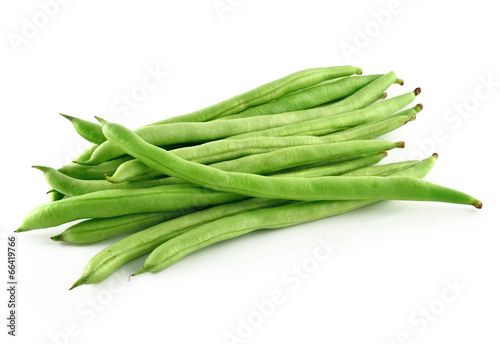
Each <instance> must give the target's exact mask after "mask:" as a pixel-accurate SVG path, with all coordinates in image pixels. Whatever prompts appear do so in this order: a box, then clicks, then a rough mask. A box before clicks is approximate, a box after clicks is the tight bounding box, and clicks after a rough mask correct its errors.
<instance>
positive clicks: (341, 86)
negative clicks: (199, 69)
mask: <svg viewBox="0 0 500 344" xmlns="http://www.w3.org/2000/svg"><path fill="white" fill-rule="evenodd" d="M381 76H382V75H380V74H379V75H366V76H356V77H350V78H343V79H342V80H339V81H336V82H331V83H327V84H321V85H317V86H314V87H310V88H308V89H307V90H303V91H301V92H298V93H294V94H287V95H285V96H283V97H281V98H279V99H277V100H275V101H272V102H269V103H267V104H263V105H259V106H256V107H251V108H249V109H246V110H245V111H242V112H239V113H237V114H234V115H231V116H227V117H224V119H235V118H246V117H252V116H261V115H272V114H277V113H283V112H290V111H297V110H304V109H309V108H312V107H315V106H318V105H321V104H324V103H327V102H331V101H333V100H337V99H339V98H344V97H347V96H349V95H351V94H353V93H354V92H356V91H358V90H359V89H361V88H362V87H364V86H366V85H368V84H369V83H370V82H372V81H374V80H376V79H377V78H379V77H381Z"/></svg>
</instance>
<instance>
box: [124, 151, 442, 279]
mask: <svg viewBox="0 0 500 344" xmlns="http://www.w3.org/2000/svg"><path fill="white" fill-rule="evenodd" d="M436 157H437V156H432V157H431V158H428V159H426V160H424V161H422V162H421V163H419V164H416V165H414V167H411V168H409V169H406V170H402V171H400V172H396V173H394V174H392V175H391V176H404V177H405V178H413V179H417V178H423V177H424V176H425V175H426V174H427V173H428V172H429V171H430V170H431V169H432V166H433V165H434V161H435V158H436ZM353 178H354V177H353ZM379 178H391V177H379ZM417 180H420V179H417ZM375 202H377V200H358V201H314V202H294V203H292V204H286V205H281V206H277V207H273V208H261V209H257V210H252V211H245V212H241V213H238V214H235V215H232V216H227V217H224V218H219V219H217V220H214V221H212V222H208V223H205V224H202V225H200V226H198V227H196V228H191V229H190V230H189V231H186V232H185V233H182V234H180V235H178V236H176V237H174V238H172V239H170V240H168V241H166V242H165V243H163V244H162V245H160V246H158V247H156V248H155V249H154V250H153V252H152V253H151V254H150V255H149V256H148V257H147V259H146V262H145V263H144V266H143V267H142V268H141V269H139V271H137V272H136V273H135V274H134V275H138V274H141V273H144V272H148V271H151V272H153V271H160V270H163V269H165V268H167V267H169V266H170V265H172V264H173V263H175V262H176V261H178V260H179V259H181V258H182V257H185V256H186V255H188V254H190V253H192V252H195V251H198V250H200V249H202V248H204V247H207V246H210V245H212V244H214V243H217V242H220V241H224V240H228V239H232V238H235V237H238V236H241V235H243V234H246V233H249V232H252V231H254V230H257V229H267V228H283V227H287V226H293V225H296V224H300V223H305V222H310V221H315V220H318V219H322V218H325V217H330V216H333V215H338V214H342V213H345V212H348V211H351V210H354V209H358V208H361V207H364V206H367V205H369V204H372V203H375Z"/></svg>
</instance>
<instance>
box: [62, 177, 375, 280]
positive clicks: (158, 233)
mask: <svg viewBox="0 0 500 344" xmlns="http://www.w3.org/2000/svg"><path fill="white" fill-rule="evenodd" d="M379 172H380V170H376V171H374V173H379ZM288 203H290V202H288V201H284V200H275V199H259V198H251V199H247V200H242V201H239V202H234V203H229V204H223V205H219V206H215V207H212V208H209V209H206V210H202V211H199V212H197V213H194V214H189V215H186V216H183V217H180V218H177V219H174V220H171V221H167V222H164V223H161V224H158V225H156V226H153V227H150V228H148V229H145V230H143V231H141V232H138V233H135V234H132V235H130V236H129V237H126V238H124V239H122V240H120V241H118V242H117V243H115V244H113V245H111V246H110V247H108V248H106V249H104V250H103V251H101V252H99V253H98V254H97V255H95V256H94V257H93V258H92V259H91V260H90V261H89V262H88V263H87V265H86V266H85V269H84V271H83V273H82V276H81V277H80V278H79V279H78V281H77V282H76V283H75V284H73V286H72V287H71V289H73V288H75V287H77V286H80V285H82V284H92V283H97V282H100V281H102V280H104V279H105V278H106V277H108V276H109V275H110V274H111V273H112V272H113V271H115V270H116V269H118V268H119V267H120V266H122V265H123V264H125V263H127V262H128V261H131V260H132V259H135V258H137V257H140V256H142V255H144V254H146V253H148V252H151V251H152V250H153V249H154V248H155V247H158V246H159V245H161V244H162V243H164V242H166V241H167V240H170V239H171V238H174V237H176V236H178V235H180V234H182V233H185V232H187V231H189V230H190V229H191V228H193V227H195V226H198V225H201V224H203V223H207V222H210V221H214V220H217V219H220V218H223V217H225V216H230V215H234V214H238V213H241V212H244V211H249V210H254V209H260V208H268V207H276V206H279V205H284V204H288Z"/></svg>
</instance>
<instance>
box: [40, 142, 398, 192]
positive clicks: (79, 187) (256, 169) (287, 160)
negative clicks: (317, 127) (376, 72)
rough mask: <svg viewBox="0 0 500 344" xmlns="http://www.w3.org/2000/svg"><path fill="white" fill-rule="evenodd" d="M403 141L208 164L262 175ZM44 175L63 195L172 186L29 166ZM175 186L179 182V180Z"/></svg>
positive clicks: (163, 182) (162, 181)
mask: <svg viewBox="0 0 500 344" xmlns="http://www.w3.org/2000/svg"><path fill="white" fill-rule="evenodd" d="M403 147H404V142H390V141H382V140H364V141H351V142H338V143H329V144H321V145H307V146H298V147H290V148H283V149H280V150H276V151H272V152H269V153H263V154H257V155H251V156H246V157H243V158H239V159H234V160H229V161H224V162H219V163H216V164H212V165H211V166H212V167H214V168H218V169H222V170H226V171H238V172H246V173H259V174H265V173H270V172H274V171H279V170H283V169H287V168H290V167H295V166H300V165H308V164H312V163H316V162H320V161H324V160H331V159H338V158H342V157H355V156H359V155H362V154H373V153H377V152H380V151H385V150H390V149H393V148H403ZM33 167H34V168H37V169H39V170H40V171H42V172H43V173H44V176H45V179H46V181H47V183H48V184H49V185H50V186H51V187H52V188H53V189H55V190H57V191H59V192H61V193H63V194H65V195H67V196H77V195H83V194H88V193H92V192H96V191H101V190H116V189H136V188H144V187H154V186H159V185H166V184H169V185H171V184H173V183H176V181H175V179H173V178H170V179H167V178H164V179H157V180H152V181H145V182H127V183H120V184H113V183H108V182H106V181H101V180H77V179H74V178H71V177H68V176H65V175H63V174H61V173H59V172H58V171H56V170H54V169H52V168H49V167H44V166H33ZM177 183H183V181H182V180H180V181H178V182H177Z"/></svg>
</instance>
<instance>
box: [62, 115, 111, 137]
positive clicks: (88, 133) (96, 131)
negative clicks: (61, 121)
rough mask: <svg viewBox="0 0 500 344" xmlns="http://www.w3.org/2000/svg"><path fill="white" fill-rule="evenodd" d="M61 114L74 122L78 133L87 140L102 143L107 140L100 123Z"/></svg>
mask: <svg viewBox="0 0 500 344" xmlns="http://www.w3.org/2000/svg"><path fill="white" fill-rule="evenodd" d="M60 115H61V116H63V117H64V118H66V119H68V120H69V121H70V122H71V124H73V127H74V128H75V130H76V132H77V133H78V135H80V136H81V137H82V138H84V139H85V140H87V141H89V142H92V143H95V144H100V143H103V142H104V141H106V137H104V135H103V133H102V128H101V126H100V125H99V124H97V123H92V122H89V121H85V120H83V119H80V118H76V117H72V116H68V115H64V114H62V113H60Z"/></svg>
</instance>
